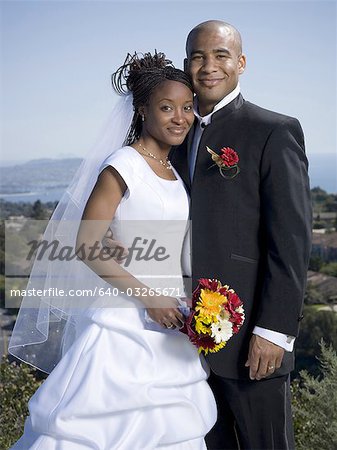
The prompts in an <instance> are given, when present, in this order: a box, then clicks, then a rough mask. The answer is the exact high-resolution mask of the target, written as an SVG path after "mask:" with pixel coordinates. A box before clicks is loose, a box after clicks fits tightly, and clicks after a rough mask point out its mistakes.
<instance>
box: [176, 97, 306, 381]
mask: <svg viewBox="0 0 337 450" xmlns="http://www.w3.org/2000/svg"><path fill="white" fill-rule="evenodd" d="M192 137H193V130H192V131H191V132H190V134H189V135H188V136H187V138H186V140H185V142H184V143H183V144H182V145H181V146H180V147H176V148H174V149H173V150H172V154H171V161H172V163H173V165H174V166H175V168H176V169H177V170H178V172H179V174H180V175H181V177H182V178H183V180H184V181H185V183H186V185H187V186H188V188H189V190H190V194H191V209H190V215H191V221H192V272H193V274H192V278H193V286H194V287H195V286H196V285H197V280H198V279H199V278H217V279H219V280H220V281H221V282H222V283H223V284H229V285H230V287H232V288H233V289H234V290H235V291H236V292H237V293H238V295H239V296H240V298H241V299H242V301H243V303H244V308H245V315H246V320H245V323H244V326H243V327H242V328H241V330H240V332H239V334H237V335H235V336H233V337H232V338H231V339H230V341H229V342H228V344H227V346H226V347H225V348H224V349H223V350H221V351H220V352H218V353H214V354H209V355H208V356H207V360H208V362H209V364H210V366H211V368H212V370H213V371H214V372H215V373H217V374H218V375H221V376H223V377H227V378H234V379H236V378H247V377H248V374H249V369H247V368H245V367H244V364H245V362H246V360H247V355H248V346H249V340H250V338H251V336H252V330H253V328H254V326H255V325H258V326H261V327H263V328H267V329H269V330H275V331H278V332H281V333H284V334H286V335H291V336H297V334H298V329H299V321H300V320H301V317H302V302H303V295H304V289H305V284H306V273H307V266H308V260H309V256H310V247H311V244H310V243H311V218H312V213H311V202H310V188H309V181H308V174H307V167H308V163H307V158H306V156H305V151H304V137H303V133H302V129H301V126H300V124H299V122H298V121H297V120H296V119H294V118H291V117H287V116H284V115H281V114H277V113H274V112H271V111H267V110H265V109H262V108H260V107H258V106H256V105H253V104H252V103H249V102H247V101H245V100H244V99H243V98H242V96H241V95H239V96H238V97H236V99H234V100H233V101H232V102H231V103H229V104H228V105H227V106H225V107H224V108H222V109H220V110H218V111H217V112H215V113H214V114H213V116H212V122H211V123H210V124H209V125H208V126H207V127H206V128H205V129H204V132H203V134H202V138H201V141H200V144H199V150H198V156H197V161H196V166H195V172H194V178H193V182H192V183H191V182H190V179H189V173H188V160H189V152H190V148H191V143H192ZM206 146H208V147H210V148H211V149H212V150H213V151H215V152H216V153H220V149H221V148H223V147H230V148H232V149H234V150H235V151H236V152H237V154H238V156H239V158H240V159H239V163H238V165H239V167H240V173H239V174H238V175H237V176H236V177H234V178H232V179H224V178H223V177H222V176H221V175H220V173H219V169H218V167H217V166H214V165H213V161H212V160H211V155H210V154H209V153H208V152H207V151H206ZM212 165H213V167H211V166H212ZM293 359H294V358H293V354H292V353H287V352H286V353H285V356H284V359H283V364H282V367H281V368H280V369H279V370H277V371H276V372H275V373H274V374H273V376H279V375H282V374H286V373H289V372H290V371H291V370H292V368H293Z"/></svg>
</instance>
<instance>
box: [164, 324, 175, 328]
mask: <svg viewBox="0 0 337 450" xmlns="http://www.w3.org/2000/svg"><path fill="white" fill-rule="evenodd" d="M166 328H174V325H173V324H172V323H171V325H166Z"/></svg>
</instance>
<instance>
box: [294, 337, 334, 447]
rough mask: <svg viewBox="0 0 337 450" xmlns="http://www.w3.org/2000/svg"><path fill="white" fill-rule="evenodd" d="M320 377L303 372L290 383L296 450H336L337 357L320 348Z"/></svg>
mask: <svg viewBox="0 0 337 450" xmlns="http://www.w3.org/2000/svg"><path fill="white" fill-rule="evenodd" d="M320 349H321V357H320V376H319V377H317V378H314V377H313V376H312V375H309V374H308V372H306V371H303V372H301V374H300V379H299V380H295V381H294V382H293V383H292V393H293V415H294V428H295V440H296V449H297V450H318V449H322V450H323V449H324V450H335V449H336V448H337V354H336V351H335V350H333V348H332V346H330V347H328V346H326V345H325V344H324V343H323V342H322V343H321V344H320Z"/></svg>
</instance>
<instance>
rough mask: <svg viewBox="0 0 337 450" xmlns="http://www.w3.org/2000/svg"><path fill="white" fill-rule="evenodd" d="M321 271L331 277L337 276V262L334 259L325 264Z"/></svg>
mask: <svg viewBox="0 0 337 450" xmlns="http://www.w3.org/2000/svg"><path fill="white" fill-rule="evenodd" d="M320 272H322V273H325V275H329V276H330V277H337V262H335V261H333V262H330V263H328V264H324V265H323V266H322V267H321V269H320Z"/></svg>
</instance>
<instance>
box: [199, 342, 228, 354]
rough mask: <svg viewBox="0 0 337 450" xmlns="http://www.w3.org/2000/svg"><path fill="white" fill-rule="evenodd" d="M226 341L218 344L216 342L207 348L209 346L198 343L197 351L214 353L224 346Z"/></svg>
mask: <svg viewBox="0 0 337 450" xmlns="http://www.w3.org/2000/svg"><path fill="white" fill-rule="evenodd" d="M226 343H227V342H220V344H216V345H215V346H214V347H213V348H209V347H206V346H205V347H204V346H203V345H200V347H199V348H198V352H199V353H201V352H204V354H205V355H207V353H208V352H209V353H216V352H218V351H219V350H221V349H222V348H224V346H225V345H226Z"/></svg>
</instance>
